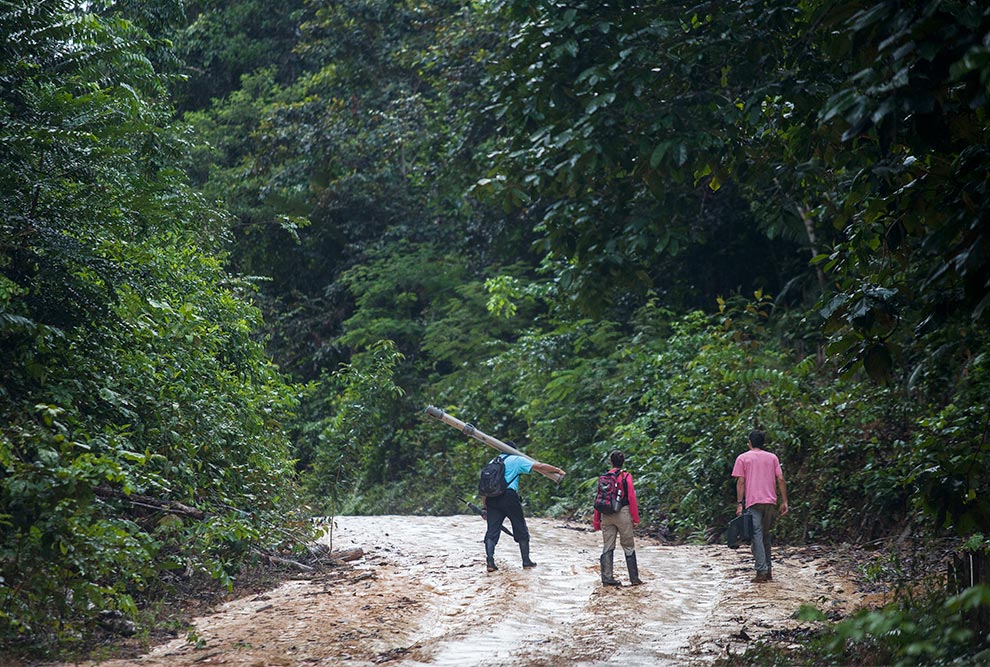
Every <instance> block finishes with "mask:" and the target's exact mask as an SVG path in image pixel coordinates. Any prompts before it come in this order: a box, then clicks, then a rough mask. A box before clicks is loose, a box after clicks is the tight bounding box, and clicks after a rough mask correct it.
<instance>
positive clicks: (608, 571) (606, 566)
mask: <svg viewBox="0 0 990 667" xmlns="http://www.w3.org/2000/svg"><path fill="white" fill-rule="evenodd" d="M614 557H615V551H614V550H612V551H606V552H605V553H603V554H602V557H601V558H600V559H599V561H600V562H601V564H602V586H621V585H622V584H620V583H619V582H618V581H617V580H616V579H615V577H613V576H612V560H613V558H614Z"/></svg>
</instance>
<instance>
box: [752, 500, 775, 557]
mask: <svg viewBox="0 0 990 667" xmlns="http://www.w3.org/2000/svg"><path fill="white" fill-rule="evenodd" d="M748 510H749V513H750V514H752V515H753V542H752V547H753V558H755V559H756V571H757V572H760V573H765V572H769V571H770V565H771V561H770V530H771V529H772V528H773V522H774V521H775V520H776V518H777V506H776V505H774V504H772V503H756V504H755V505H750V506H749V508H748Z"/></svg>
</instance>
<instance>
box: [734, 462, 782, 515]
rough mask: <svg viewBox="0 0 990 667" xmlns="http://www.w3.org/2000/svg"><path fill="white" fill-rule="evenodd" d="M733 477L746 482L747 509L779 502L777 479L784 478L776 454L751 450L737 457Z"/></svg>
mask: <svg viewBox="0 0 990 667" xmlns="http://www.w3.org/2000/svg"><path fill="white" fill-rule="evenodd" d="M732 476H733V477H742V478H743V479H745V480H746V507H749V506H750V505H755V504H756V503H774V504H775V503H776V502H777V478H778V477H783V476H784V471H783V470H781V469H780V461H779V460H778V459H777V456H776V455H775V454H771V453H770V452H767V451H764V450H762V449H751V450H749V451H748V452H743V453H742V454H740V455H739V456H737V457H736V464H735V465H734V466H732Z"/></svg>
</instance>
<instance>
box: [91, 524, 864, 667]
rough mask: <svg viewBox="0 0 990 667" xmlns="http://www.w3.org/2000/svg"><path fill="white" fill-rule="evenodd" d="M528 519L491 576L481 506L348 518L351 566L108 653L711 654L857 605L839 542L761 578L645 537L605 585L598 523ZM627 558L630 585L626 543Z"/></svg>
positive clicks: (782, 562) (356, 660)
mask: <svg viewBox="0 0 990 667" xmlns="http://www.w3.org/2000/svg"><path fill="white" fill-rule="evenodd" d="M528 523H529V527H530V532H531V533H532V543H531V550H532V554H531V555H532V558H533V560H535V561H536V562H537V563H538V566H537V567H536V568H534V569H527V570H523V569H522V567H521V563H520V557H519V551H518V548H517V546H516V544H515V543H514V542H513V541H512V539H511V538H509V537H508V536H507V535H505V534H503V535H502V540H501V542H500V543H499V545H498V550H497V551H496V555H495V559H496V562H497V564H498V566H499V568H500V569H499V570H498V571H497V572H492V573H489V572H487V571H486V569H485V559H484V547H483V545H482V536H483V533H484V523H483V522H482V520H481V519H480V517H477V516H467V515H465V516H452V517H419V516H374V517H338V518H337V519H336V520H335V521H334V523H333V527H332V531H331V532H329V533H328V534H327V536H326V540H327V541H328V542H331V546H332V548H333V549H334V550H344V549H350V548H360V549H362V550H363V551H364V556H363V557H362V558H360V559H359V560H356V561H353V563H352V564H351V565H352V567H347V568H335V569H334V570H333V571H331V572H329V573H326V574H321V575H319V576H317V577H316V578H313V579H309V580H297V581H290V582H287V583H285V584H283V585H282V586H280V587H279V588H277V589H275V590H273V591H270V592H268V593H265V594H263V595H256V596H252V597H248V598H243V599H239V600H235V601H232V602H228V603H226V604H224V605H223V606H221V607H220V608H218V609H217V610H216V612H215V613H213V614H211V615H210V616H206V617H203V618H200V619H197V620H196V621H195V629H194V630H193V631H192V632H191V633H190V634H189V635H188V636H183V637H181V638H178V639H175V640H173V641H172V642H170V643H168V644H164V645H161V646H158V647H157V648H155V649H153V650H152V651H150V652H149V653H148V654H146V655H144V656H142V657H140V658H137V659H131V660H112V661H106V662H103V663H101V664H103V665H107V666H110V667H125V666H146V667H150V666H155V667H157V666H166V665H167V666H169V667H201V666H206V665H231V666H245V667H246V666H252V667H253V666H258V667H261V666H267V665H286V666H307V665H362V666H363V665H381V664H388V665H396V666H402V667H411V666H414V665H437V666H450V667H455V666H456V667H461V666H467V665H476V666H484V665H493V666H494V665H502V666H505V665H509V666H530V665H533V666H545V667H558V666H559V667H563V666H565V665H566V666H570V665H623V666H628V665H659V666H674V665H707V664H710V663H711V662H713V661H714V659H715V658H717V657H719V656H725V655H726V654H727V652H731V653H740V652H742V651H745V650H746V648H747V647H748V646H751V645H752V641H753V640H756V639H758V638H761V637H771V636H776V633H774V634H773V635H771V634H768V633H771V631H774V630H783V629H787V628H794V627H799V626H801V625H802V624H803V622H801V621H798V620H795V619H794V618H793V615H794V613H795V612H796V611H797V609H798V608H799V607H800V606H801V605H802V604H805V603H808V604H814V605H816V606H818V608H819V609H822V610H823V611H826V612H835V613H838V614H843V613H848V612H850V611H852V610H853V609H854V608H855V607H856V606H857V605H858V603H859V595H858V594H857V592H856V589H855V586H854V585H853V584H852V583H851V582H850V581H848V580H847V579H846V578H845V577H844V576H843V574H842V573H841V572H840V571H839V570H838V569H837V568H836V567H835V563H834V562H833V561H832V559H831V558H830V557H829V553H828V552H827V551H826V550H824V549H815V548H813V547H812V548H808V547H804V548H800V549H797V548H793V549H788V548H780V549H778V550H777V552H776V554H775V555H776V556H777V558H776V560H775V565H774V581H772V582H769V583H765V584H756V583H753V582H752V581H751V579H752V578H753V571H752V569H751V567H752V556H751V555H750V553H749V549H748V548H747V547H746V546H743V547H742V548H740V549H738V550H735V551H733V550H731V549H728V548H727V547H725V546H724V545H705V546H694V545H678V546H671V545H664V544H660V543H657V542H655V541H651V540H649V539H643V538H640V539H637V544H636V547H637V555H638V559H639V567H640V576H641V578H642V579H643V580H644V581H645V584H644V585H642V586H635V587H633V586H628V585H624V586H623V587H622V588H603V587H602V586H601V583H600V575H599V570H598V556H599V554H600V552H601V535H600V533H594V532H592V531H591V530H590V528H589V527H588V526H587V525H585V524H569V523H567V522H564V521H561V520H553V519H535V518H530V519H528ZM506 525H508V522H507V523H506ZM620 553H621V552H620ZM615 569H616V576H617V578H619V579H620V580H621V581H623V582H624V583H628V577H627V576H626V570H625V561H624V559H622V557H621V555H619V556H618V557H617V558H616V568H615Z"/></svg>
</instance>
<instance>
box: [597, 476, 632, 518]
mask: <svg viewBox="0 0 990 667" xmlns="http://www.w3.org/2000/svg"><path fill="white" fill-rule="evenodd" d="M620 480H621V481H622V482H625V480H624V479H622V471H621V470H618V471H616V472H612V471H611V470H609V471H608V472H606V473H602V474H601V475H600V476H599V477H598V488H597V489H596V491H595V509H596V510H598V511H599V512H601V513H602V514H615V513H616V512H618V511H619V510H620V509H621V508H622V500H623V486H625V484H624V483H620Z"/></svg>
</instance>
